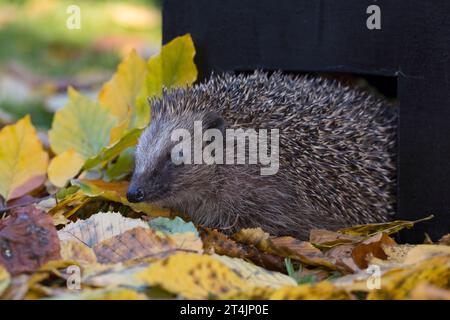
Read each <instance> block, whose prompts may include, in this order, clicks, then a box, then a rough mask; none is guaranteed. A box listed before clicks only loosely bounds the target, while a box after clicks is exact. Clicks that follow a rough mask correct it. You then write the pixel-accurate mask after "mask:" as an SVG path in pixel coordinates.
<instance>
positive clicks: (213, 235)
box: [200, 228, 286, 272]
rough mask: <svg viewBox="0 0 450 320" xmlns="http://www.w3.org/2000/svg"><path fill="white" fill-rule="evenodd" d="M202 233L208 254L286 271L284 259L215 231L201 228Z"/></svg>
mask: <svg viewBox="0 0 450 320" xmlns="http://www.w3.org/2000/svg"><path fill="white" fill-rule="evenodd" d="M200 231H201V232H200V235H201V237H202V241H203V246H204V249H205V251H207V252H215V253H217V254H220V255H227V256H230V257H234V258H241V259H246V260H250V261H252V262H253V263H255V264H256V265H258V266H261V267H263V268H266V269H268V270H274V271H282V272H284V271H286V266H285V263H284V258H283V257H280V256H277V255H273V254H270V253H267V252H264V251H261V250H259V249H257V248H256V247H255V246H253V245H247V244H244V243H238V242H236V241H234V240H233V239H231V238H229V237H227V236H226V235H224V234H223V233H221V232H219V231H217V230H215V229H209V228H201V229H200Z"/></svg>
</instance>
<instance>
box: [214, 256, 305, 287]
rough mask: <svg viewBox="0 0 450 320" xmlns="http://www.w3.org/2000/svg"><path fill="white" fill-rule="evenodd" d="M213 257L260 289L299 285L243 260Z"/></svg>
mask: <svg viewBox="0 0 450 320" xmlns="http://www.w3.org/2000/svg"><path fill="white" fill-rule="evenodd" d="M212 257H213V258H214V259H217V260H219V261H220V262H222V263H223V264H224V265H226V266H227V267H228V268H230V269H231V270H233V271H234V272H236V273H237V274H239V275H240V277H241V278H243V279H246V280H247V282H248V283H251V284H253V285H255V286H258V287H270V288H275V289H278V288H281V287H283V286H296V285H297V283H296V282H295V280H294V279H293V278H291V277H289V276H287V275H285V274H282V273H280V272H275V271H269V270H266V269H264V268H261V267H258V266H256V265H254V264H252V263H248V262H246V261H245V260H242V259H238V258H230V257H228V256H220V255H217V254H215V255H212Z"/></svg>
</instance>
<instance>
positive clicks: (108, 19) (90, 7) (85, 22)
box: [0, 0, 161, 76]
mask: <svg viewBox="0 0 450 320" xmlns="http://www.w3.org/2000/svg"><path fill="white" fill-rule="evenodd" d="M44 2H47V1H44ZM48 2H49V3H51V5H50V6H49V9H47V10H44V9H42V12H40V13H39V12H38V13H36V12H35V10H33V8H34V7H33V6H31V5H30V3H31V1H5V0H1V1H0V11H1V10H2V8H3V10H5V5H9V6H10V7H11V6H13V7H14V8H15V9H14V11H15V17H14V19H13V20H12V21H10V22H9V23H6V24H4V25H3V26H0V45H1V50H0V66H1V65H4V64H6V63H9V62H11V61H18V62H20V63H22V64H24V65H25V66H27V67H29V68H31V69H32V70H33V72H35V73H39V74H46V75H58V76H63V75H64V76H71V75H74V74H76V73H77V72H78V71H80V70H81V69H85V68H90V67H96V68H106V69H114V68H115V66H116V65H117V63H118V62H119V60H120V57H119V55H118V53H117V52H102V53H101V54H99V53H98V52H95V51H94V50H93V48H92V44H93V43H94V41H95V40H97V39H100V38H101V37H104V36H109V35H119V36H123V37H142V38H143V39H146V40H147V39H148V41H149V42H151V43H155V45H158V44H159V43H160V41H161V26H160V25H159V24H157V25H155V26H153V27H148V28H147V27H143V28H132V27H129V26H126V25H120V24H118V23H117V22H116V21H114V20H113V18H112V16H111V8H112V6H114V5H115V4H121V3H126V4H130V3H131V4H133V3H134V4H140V5H142V8H143V9H147V8H153V9H154V8H155V7H154V6H155V4H151V3H152V2H154V1H128V2H124V1H122V2H120V1H87V0H82V1H80V0H78V1H66V0H59V1H48ZM148 3H150V4H148ZM70 4H76V5H78V6H79V7H80V10H81V29H79V30H78V29H74V30H70V29H68V28H67V27H66V20H67V18H68V16H69V14H67V13H66V9H67V7H68V6H69V5H70ZM144 4H145V5H144ZM37 7H38V8H39V6H37ZM43 7H45V6H43Z"/></svg>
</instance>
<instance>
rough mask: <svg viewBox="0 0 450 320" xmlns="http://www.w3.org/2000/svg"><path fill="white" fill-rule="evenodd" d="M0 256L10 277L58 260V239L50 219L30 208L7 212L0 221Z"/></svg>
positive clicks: (46, 215) (41, 212)
mask: <svg viewBox="0 0 450 320" xmlns="http://www.w3.org/2000/svg"><path fill="white" fill-rule="evenodd" d="M0 253H1V254H0V264H2V265H4V266H5V267H6V268H7V269H8V271H9V272H10V273H11V274H12V275H16V274H19V273H22V272H32V271H35V270H37V269H38V268H39V267H40V266H41V265H43V264H44V263H45V262H47V261H50V260H53V259H58V258H59V239H58V235H57V233H56V229H55V227H54V225H53V221H52V218H51V217H50V216H49V215H48V214H47V213H45V212H44V211H41V210H38V209H36V208H34V207H33V206H27V207H20V208H17V209H14V210H11V211H10V214H9V216H8V217H7V218H6V219H3V220H0Z"/></svg>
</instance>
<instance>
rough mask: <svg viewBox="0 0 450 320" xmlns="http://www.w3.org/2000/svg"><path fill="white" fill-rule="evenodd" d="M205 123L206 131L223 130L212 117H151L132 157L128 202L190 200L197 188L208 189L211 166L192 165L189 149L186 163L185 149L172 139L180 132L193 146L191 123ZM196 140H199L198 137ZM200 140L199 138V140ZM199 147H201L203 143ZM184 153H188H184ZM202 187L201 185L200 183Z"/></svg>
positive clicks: (216, 116) (192, 149)
mask: <svg viewBox="0 0 450 320" xmlns="http://www.w3.org/2000/svg"><path fill="white" fill-rule="evenodd" d="M200 120H201V121H202V122H203V123H205V122H206V125H207V127H204V128H203V130H204V129H206V128H212V127H214V126H223V122H222V120H221V118H220V117H219V116H218V115H216V114H211V113H207V114H205V113H189V114H187V115H186V114H183V115H176V114H170V115H169V116H167V115H164V116H160V117H154V118H153V119H152V122H151V124H150V125H149V127H148V128H146V129H145V131H144V132H143V133H142V135H141V137H140V139H139V143H138V145H137V149H136V153H135V168H134V172H133V176H132V179H131V182H130V186H129V188H128V192H127V198H128V200H129V201H130V202H142V201H145V202H158V203H160V204H165V203H166V202H168V201H169V200H172V201H174V200H175V201H182V199H183V198H185V197H192V195H193V193H196V192H197V193H198V192H199V188H205V187H206V188H208V186H205V185H204V181H209V180H210V179H209V178H210V177H211V175H212V171H213V170H214V165H206V164H194V161H193V160H194V148H193V147H192V148H189V149H190V153H191V157H190V158H191V160H192V161H191V162H187V161H186V155H187V154H185V153H186V152H187V153H189V150H188V149H180V145H181V144H180V140H178V139H174V136H178V135H174V132H179V129H182V131H184V132H186V133H188V135H190V137H191V139H190V145H191V146H193V145H194V144H195V141H194V140H195V138H194V121H200ZM197 139H198V137H197ZM200 139H201V140H202V138H201V137H200ZM201 143H203V144H204V142H203V141H201ZM186 150H187V151H186ZM201 181H203V182H202V184H203V185H200V182H201Z"/></svg>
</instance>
